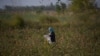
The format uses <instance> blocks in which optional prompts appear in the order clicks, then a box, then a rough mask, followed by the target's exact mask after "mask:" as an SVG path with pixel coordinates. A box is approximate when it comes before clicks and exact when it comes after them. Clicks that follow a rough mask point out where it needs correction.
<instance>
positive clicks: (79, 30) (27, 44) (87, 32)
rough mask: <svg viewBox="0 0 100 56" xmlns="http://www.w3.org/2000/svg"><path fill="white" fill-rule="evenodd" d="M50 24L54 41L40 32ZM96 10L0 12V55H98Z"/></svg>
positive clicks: (99, 15) (98, 15)
mask: <svg viewBox="0 0 100 56" xmlns="http://www.w3.org/2000/svg"><path fill="white" fill-rule="evenodd" d="M50 26H51V27H53V28H54V29H55V34H56V43H55V44H53V45H49V44H48V42H46V40H45V39H44V37H43V35H44V34H47V33H48V27H50ZM99 37H100V12H99V11H97V12H92V11H91V12H88V11H86V12H82V13H73V12H67V13H65V14H57V13H56V12H53V11H49V12H45V11H44V12H43V13H39V14H38V13H35V12H32V11H28V12H3V13H0V56H100V38H99Z"/></svg>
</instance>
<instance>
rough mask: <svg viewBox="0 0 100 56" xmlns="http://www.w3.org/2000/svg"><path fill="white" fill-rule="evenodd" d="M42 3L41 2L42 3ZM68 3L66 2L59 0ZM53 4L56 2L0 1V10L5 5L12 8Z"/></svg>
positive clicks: (45, 0)
mask: <svg viewBox="0 0 100 56" xmlns="http://www.w3.org/2000/svg"><path fill="white" fill-rule="evenodd" d="M42 1H43V2H42ZM61 1H63V2H66V4H68V3H69V1H68V0H61ZM51 2H52V3H53V4H55V3H56V2H57V0H0V8H4V6H5V5H11V6H12V5H13V6H39V5H50V3H51Z"/></svg>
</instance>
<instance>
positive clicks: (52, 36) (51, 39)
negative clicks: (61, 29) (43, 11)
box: [44, 27, 56, 44]
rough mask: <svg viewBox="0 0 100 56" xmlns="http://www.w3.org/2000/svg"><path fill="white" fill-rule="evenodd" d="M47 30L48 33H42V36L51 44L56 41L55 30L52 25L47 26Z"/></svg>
mask: <svg viewBox="0 0 100 56" xmlns="http://www.w3.org/2000/svg"><path fill="white" fill-rule="evenodd" d="M48 30H49V34H47V35H44V37H45V38H46V39H47V41H48V42H49V44H52V43H54V42H56V40H55V32H54V29H53V28H52V27H49V28H48Z"/></svg>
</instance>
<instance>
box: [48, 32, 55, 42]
mask: <svg viewBox="0 0 100 56" xmlns="http://www.w3.org/2000/svg"><path fill="white" fill-rule="evenodd" d="M49 36H50V38H51V42H55V41H56V40H55V33H54V32H51V34H50V35H49Z"/></svg>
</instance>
